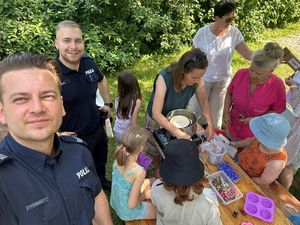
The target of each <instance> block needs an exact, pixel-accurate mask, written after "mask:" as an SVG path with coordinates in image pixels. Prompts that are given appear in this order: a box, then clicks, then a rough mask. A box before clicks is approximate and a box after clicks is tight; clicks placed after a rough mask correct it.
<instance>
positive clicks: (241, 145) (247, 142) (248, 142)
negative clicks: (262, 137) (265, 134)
mask: <svg viewBox="0 0 300 225" xmlns="http://www.w3.org/2000/svg"><path fill="white" fill-rule="evenodd" d="M254 140H255V137H248V138H245V139H244V140H241V141H231V142H230V145H232V146H233V147H236V148H246V147H248V146H250V145H251V144H252V143H253V141H254Z"/></svg>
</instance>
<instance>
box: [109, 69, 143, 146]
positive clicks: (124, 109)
mask: <svg viewBox="0 0 300 225" xmlns="http://www.w3.org/2000/svg"><path fill="white" fill-rule="evenodd" d="M141 104H142V95H141V91H140V86H139V83H138V80H137V79H136V77H135V76H134V75H133V74H132V73H131V72H128V71H123V72H121V73H120V74H119V75H118V97H117V98H116V100H115V108H116V120H115V124H114V133H115V137H116V139H117V141H118V143H119V144H120V143H121V140H122V136H123V134H124V132H125V131H126V130H127V129H128V128H129V127H131V126H132V127H134V126H136V125H137V123H138V115H139V111H140V108H141Z"/></svg>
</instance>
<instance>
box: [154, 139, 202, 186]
mask: <svg viewBox="0 0 300 225" xmlns="http://www.w3.org/2000/svg"><path fill="white" fill-rule="evenodd" d="M164 153H165V159H163V161H162V163H161V167H160V175H161V177H162V178H163V179H164V180H165V181H167V182H169V183H170V184H173V185H191V184H194V183H196V182H197V181H198V180H200V179H202V178H203V176H204V165H203V163H202V162H201V160H199V151H198V149H197V146H196V144H195V143H193V142H192V141H190V140H186V139H174V140H171V141H170V142H169V143H168V144H167V145H166V146H165V149H164Z"/></svg>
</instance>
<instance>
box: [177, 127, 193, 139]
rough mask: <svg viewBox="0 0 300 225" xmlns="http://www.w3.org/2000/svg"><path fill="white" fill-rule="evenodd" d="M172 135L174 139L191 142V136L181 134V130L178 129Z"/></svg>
mask: <svg viewBox="0 0 300 225" xmlns="http://www.w3.org/2000/svg"><path fill="white" fill-rule="evenodd" d="M174 135H175V136H176V138H178V139H189V140H191V139H192V138H191V136H190V135H188V134H187V133H185V132H183V131H182V130H180V129H177V131H176V133H174Z"/></svg>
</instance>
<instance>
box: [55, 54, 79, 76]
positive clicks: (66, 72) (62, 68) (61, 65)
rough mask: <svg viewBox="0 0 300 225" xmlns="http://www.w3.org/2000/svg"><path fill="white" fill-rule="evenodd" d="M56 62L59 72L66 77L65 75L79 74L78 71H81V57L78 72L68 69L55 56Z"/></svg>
mask: <svg viewBox="0 0 300 225" xmlns="http://www.w3.org/2000/svg"><path fill="white" fill-rule="evenodd" d="M56 62H58V64H59V68H60V71H61V73H62V74H64V75H66V74H71V73H74V72H76V73H79V71H80V70H81V68H82V66H81V63H82V57H81V59H80V63H79V70H78V71H77V70H72V69H70V68H69V67H67V66H65V64H63V63H62V62H61V61H60V60H59V57H58V56H57V57H56Z"/></svg>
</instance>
